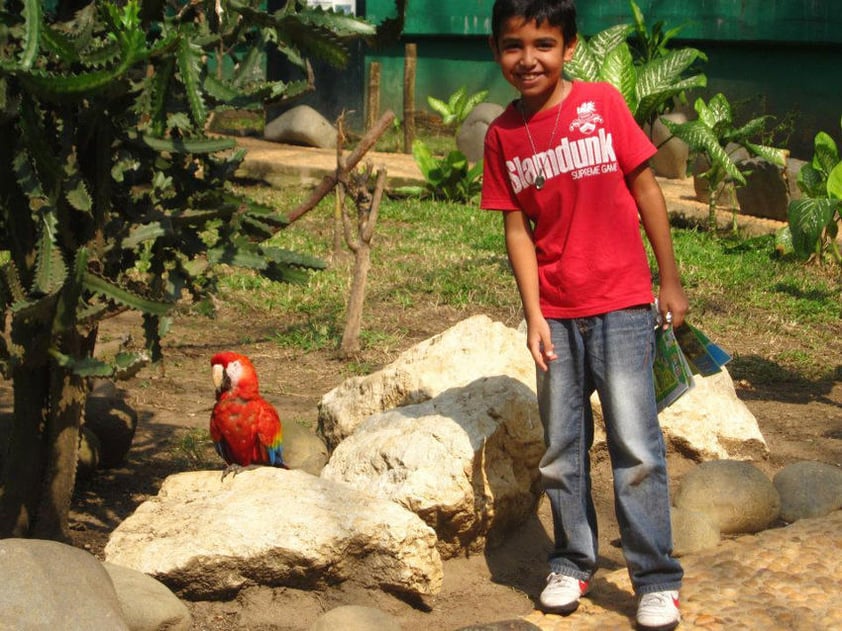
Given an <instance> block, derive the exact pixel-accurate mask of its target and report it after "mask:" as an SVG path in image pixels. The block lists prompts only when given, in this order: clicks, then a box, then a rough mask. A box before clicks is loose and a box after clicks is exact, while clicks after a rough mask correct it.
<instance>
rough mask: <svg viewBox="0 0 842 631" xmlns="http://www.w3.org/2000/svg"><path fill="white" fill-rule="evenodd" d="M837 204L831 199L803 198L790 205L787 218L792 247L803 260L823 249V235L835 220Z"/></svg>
mask: <svg viewBox="0 0 842 631" xmlns="http://www.w3.org/2000/svg"><path fill="white" fill-rule="evenodd" d="M836 205H837V204H836V202H835V201H834V200H830V199H811V198H803V199H798V200H793V201H791V202H790V203H789V208H788V210H787V218H788V220H789V229H790V231H791V232H792V247H793V249H794V250H795V253H796V254H797V255H798V256H799V257H801V258H802V259H806V258H808V257H810V256H811V255H813V254H817V253H818V252H819V251H820V249H821V243H822V233H823V232H824V229H825V227H826V226H827V225H828V223H829V222H830V221H831V219H832V218H833V214H834V212H835V210H836Z"/></svg>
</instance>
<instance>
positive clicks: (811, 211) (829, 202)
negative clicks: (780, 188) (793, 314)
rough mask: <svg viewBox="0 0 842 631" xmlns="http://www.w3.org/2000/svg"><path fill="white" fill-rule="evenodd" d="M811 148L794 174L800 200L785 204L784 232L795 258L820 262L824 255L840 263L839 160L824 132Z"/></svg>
mask: <svg viewBox="0 0 842 631" xmlns="http://www.w3.org/2000/svg"><path fill="white" fill-rule="evenodd" d="M840 127H842V120H840ZM814 147H815V150H814V152H813V159H812V160H811V161H810V162H808V163H806V164H805V165H804V166H802V167H801V170H800V171H799V172H798V188H800V189H801V192H802V193H803V194H804V197H802V198H801V199H796V200H792V201H791V202H790V203H789V208H788V212H787V215H788V217H787V218H788V220H789V225H788V226H787V227H786V228H785V230H788V232H789V235H790V237H791V243H792V248H793V250H794V251H795V253H796V255H797V256H799V257H801V258H803V259H808V258H810V257H814V258H815V259H816V260H818V261H821V260H822V259H823V258H824V254H825V253H827V254H829V255H830V256H831V258H832V259H833V260H834V261H835V262H836V263H842V255H840V252H839V244H838V243H837V241H836V239H837V237H838V235H839V223H840V221H842V160H841V159H840V156H839V149H838V147H837V145H836V142H835V141H834V140H833V137H832V136H831V135H830V134H828V133H826V132H823V131H821V132H819V133H818V134H816V138H815V141H814Z"/></svg>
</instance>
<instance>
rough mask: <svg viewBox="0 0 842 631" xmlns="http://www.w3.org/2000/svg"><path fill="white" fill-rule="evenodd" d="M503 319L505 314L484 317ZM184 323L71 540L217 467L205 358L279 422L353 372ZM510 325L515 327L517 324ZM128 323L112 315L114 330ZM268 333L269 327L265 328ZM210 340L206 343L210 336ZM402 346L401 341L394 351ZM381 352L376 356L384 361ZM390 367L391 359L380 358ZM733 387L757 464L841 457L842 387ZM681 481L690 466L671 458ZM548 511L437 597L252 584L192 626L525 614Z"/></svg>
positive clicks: (603, 468)
mask: <svg viewBox="0 0 842 631" xmlns="http://www.w3.org/2000/svg"><path fill="white" fill-rule="evenodd" d="M468 315H470V314H469V313H467V312H457V311H454V310H451V309H446V308H436V307H430V308H429V309H428V310H426V311H424V312H416V313H414V314H412V317H411V319H409V321H404V322H402V325H403V326H404V327H405V328H406V330H409V331H411V332H412V333H411V335H409V336H408V337H407V338H406V339H405V347H407V348H408V347H409V346H411V345H412V344H414V343H416V342H418V341H421V340H423V339H426V338H428V337H430V336H431V335H433V334H435V333H437V332H439V331H443V330H445V329H446V328H448V327H449V326H451V325H452V324H454V323H456V322H457V321H459V320H461V319H463V318H465V317H468ZM489 315H491V316H492V317H497V318H498V319H504V314H489ZM208 324H209V323H208V321H207V320H205V319H201V318H182V319H180V320H177V322H176V325H175V327H174V330H173V332H172V333H171V334H170V336H169V337H168V340H169V342H168V345H167V347H166V348H165V355H166V358H167V359H166V362H165V365H164V368H163V371H161V370H158V369H151V368H147V369H144V371H143V372H141V374H139V375H138V376H137V377H135V378H134V379H133V380H131V381H130V382H128V383H127V384H125V390H126V393H127V395H128V398H129V401H130V402H131V404H132V405H133V406H134V407H135V408H136V410H137V411H138V414H139V416H140V422H139V427H138V432H137V436H136V439H135V442H134V446H133V448H132V451H131V453H130V457H129V460H128V462H127V464H126V465H125V466H124V467H121V468H119V469H115V470H110V471H101V472H99V473H98V474H97V475H96V477H94V478H93V479H92V480H89V481H87V482H82V483H80V486H79V492H78V494H77V499H76V502H75V505H74V508H73V512H72V528H73V542H74V544H75V545H77V546H79V547H84V548H86V549H88V550H89V551H91V552H92V553H93V554H95V555H97V556H99V557H102V549H103V547H104V545H105V543H106V542H107V538H108V535H109V533H110V531H111V530H112V529H113V528H114V527H115V526H116V525H117V524H119V522H120V521H121V520H122V519H123V518H125V517H127V516H128V515H129V514H131V512H132V511H133V510H134V508H135V507H136V506H137V505H138V504H139V503H140V502H142V501H143V500H144V499H146V498H147V497H149V496H150V495H153V494H154V493H156V491H157V489H158V487H159V486H160V483H161V482H162V480H163V479H164V478H165V477H166V476H167V475H169V474H171V473H175V472H178V471H181V470H185V469H188V468H191V469H192V468H196V467H197V466H199V467H201V466H220V467H221V462H218V463H214V462H213V459H212V458H213V457H212V456H210V458H211V459H210V461H208V460H207V458H208V456H207V453H206V452H203V451H202V449H201V448H199V447H197V446H196V445H194V444H193V443H192V442H191V441H192V439H191V437H192V436H194V433H191V431H190V430H191V428H205V427H206V426H207V420H208V416H209V413H210V409H211V405H212V401H213V391H212V386H211V382H210V375H209V371H208V364H209V358H210V356H211V355H212V354H213V353H214V352H216V351H217V350H219V349H222V348H231V347H234V348H236V349H237V350H238V351H240V352H244V353H245V354H247V355H249V356H250V357H251V358H252V360H253V361H254V362H255V363H256V364H257V366H258V369H259V371H260V374H261V380H262V389H263V390H264V392H265V393H266V394H267V395H268V396H269V397H270V398H271V399H272V400H273V401H274V402H276V403H277V406H278V408H279V412H280V413H281V416H282V418H284V419H295V422H308V421H309V422H311V423H313V424H315V420H316V405H317V403H318V400H319V399H320V398H321V396H322V395H323V394H324V393H326V392H328V391H329V390H330V389H331V388H333V387H334V386H336V385H338V384H339V383H341V382H342V381H343V380H344V379H345V378H346V377H347V374H346V373H345V368H344V364H343V363H342V362H339V361H337V360H336V359H334V358H333V357H332V354H331V353H330V352H326V351H325V352H309V353H303V352H299V351H292V350H288V349H286V350H285V349H282V348H279V347H278V346H277V345H276V344H274V343H273V342H271V341H270V340H269V338H270V337H271V331H272V330H273V329H274V324H273V323H272V322H256V321H253V322H249V323H247V325H248V326H249V328H250V330H251V332H252V338H253V339H255V340H256V341H254V342H252V343H249V344H239V343H237V341H236V340H237V339H238V338H239V336H240V331H241V327H242V324H243V323H238V322H237V320H236V317H234V316H233V314H232V317H230V318H226V317H224V314H223V317H220V318H218V319H217V320H215V321H213V323H212V328H213V330H212V335H208V333H209V331H208ZM509 324H512V325H514V324H516V323H512V322H510V323H509ZM127 325H129V326H130V325H131V324H130V323H127V322H123V323H122V324H121V323H119V322H112V323H110V324H109V325H108V326H109V327H114V330H115V331H116V330H125V327H126V326H127ZM261 332H263V333H265V335H262V334H261ZM209 338H211V339H209ZM721 343H722V344H723V345H724V346H725V347H726V348H729V349H731V350H733V351H734V352H737V353H738V352H739V349H740V348H752V340H749V339H740V340H721ZM400 350H403V349H396V350H395V352H396V353H397V352H398V351H400ZM384 359H385V358H372V360H375V361H376V360H380V361H384ZM384 363H385V362H384ZM737 387H738V393H739V395H740V397H741V398H742V399H743V400H745V402H746V404H747V405H748V407H749V409H750V410H751V411H752V412H753V413H754V415H755V416H756V418H757V419H758V422H759V424H760V428H761V431H762V433H763V435H764V436H765V438H766V440H767V442H768V445H769V448H770V451H771V456H770V457H769V458H768V459H767V460H764V461H761V462H758V463H757V465H758V466H759V467H760V468H761V469H763V470H764V471H766V472H767V473H768V474H769V475H773V474H774V472H775V471H777V470H778V469H779V468H780V467H782V466H783V465H785V464H787V463H790V462H793V461H797V460H817V461H822V462H828V463H832V464H837V465H839V464H842V384H840V383H839V382H838V381H837V382H826V383H808V384H805V383H783V384H782V383H774V384H751V383H748V382H746V381H740V380H737ZM669 465H670V474H671V479H672V480H673V481H674V482H675V481H676V480H677V479H678V478H679V477H680V475H681V474H682V473H684V472H685V471H687V470H688V469H689V468H690V467H692V466H693V465H694V463H692V462H689V461H687V460H686V459H684V458H682V457H681V456H679V455H677V454H671V455H670V463H669ZM610 481H611V474H610V469H609V468H608V466H607V458H606V457H605V454H596V458H595V463H594V489H595V494H596V501H597V507H598V516H599V523H600V525H601V526H600V527H601V534H600V541H601V555H602V557H603V560H602V561H603V562H602V566H603V568H604V569H605V570H614V569H617V568H620V567H622V566H623V560H622V554H621V552H620V550H619V548H618V547H617V546H616V543H615V541H616V539H617V537H618V533H617V527H616V522H615V520H614V515H613V508H612V502H613V498H612V495H611V482H610ZM549 524H550V521H549V511H548V507H547V504H546V502H545V501H544V502H542V504H541V506H540V508H539V511H538V514H537V516H536V517H535V518H533V519H531V520H530V521H529V522H528V523H526V524H525V525H523V526H522V527H521V528H519V529H518V530H517V531H515V532H513V533H512V534H511V536H510V537H509V538H508V539H507V540H506V541H505V543H504V544H503V545H502V546H501V547H499V548H496V549H493V550H488V551H487V552H486V553H485V554H483V555H475V556H471V557H468V558H459V559H453V560H449V561H447V562H446V563H445V568H444V586H443V589H442V591H441V593H440V594H439V595H438V596H436V597H435V598H429V599H425V600H424V601H423V602H415V603H408V602H405V601H402V600H400V599H398V598H395V597H394V596H390V595H388V594H384V593H380V592H373V591H369V590H366V589H363V588H361V587H359V586H355V585H352V584H345V585H342V586H339V587H336V588H334V589H331V590H329V591H323V592H307V591H299V590H295V589H287V588H276V589H271V588H267V587H252V588H249V589H246V590H244V591H242V592H241V593H240V594H239V596H238V597H237V598H236V599H234V600H232V601H229V602H191V603H188V605H189V607H190V609H191V612H192V614H193V617H194V627H193V628H194V629H195V630H200V629H201V630H210V631H218V630H219V631H221V630H227V629H250V630H258V629H307V628H309V626H310V625H311V624H312V622H313V621H314V620H315V619H316V618H317V617H318V616H319V615H320V614H322V613H324V612H325V611H328V610H330V609H332V608H334V607H337V606H340V605H343V604H360V605H368V606H373V607H377V608H380V609H382V610H384V611H387V612H389V613H391V614H392V615H394V616H395V617H396V618H397V619H398V620H399V621H400V623H401V625H402V628H403V629H405V630H406V631H415V630H418V631H421V630H424V631H428V630H430V629H436V630H439V629H440V630H446V629H458V628H460V627H463V626H467V625H470V624H478V623H483V622H485V623H488V622H492V621H495V620H496V621H499V620H506V619H510V618H514V617H517V616H520V615H525V614H527V613H529V612H530V611H531V610H532V608H533V605H534V602H533V599H534V598H535V597H536V596H537V594H538V593H539V592H540V589H541V587H542V583H543V579H544V575H545V572H546V565H545V559H546V554H547V552H548V550H549V548H550V538H549V536H548V533H549V532H551V530H550V528H549Z"/></svg>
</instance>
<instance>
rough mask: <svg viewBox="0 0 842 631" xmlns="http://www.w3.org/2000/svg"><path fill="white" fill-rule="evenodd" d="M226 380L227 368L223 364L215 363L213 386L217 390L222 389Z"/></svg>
mask: <svg viewBox="0 0 842 631" xmlns="http://www.w3.org/2000/svg"><path fill="white" fill-rule="evenodd" d="M224 381H225V368H224V367H223V366H222V364H214V365H213V387H214V388H216V389H217V391H219V390H221V389H222V383H223V382H224Z"/></svg>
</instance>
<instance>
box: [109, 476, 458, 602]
mask: <svg viewBox="0 0 842 631" xmlns="http://www.w3.org/2000/svg"><path fill="white" fill-rule="evenodd" d="M220 477H221V476H220V473H219V472H218V471H197V472H188V473H180V474H177V475H173V476H170V477H168V478H167V479H166V480H165V481H164V484H163V485H162V486H161V490H160V492H159V493H158V495H157V496H155V497H154V498H152V499H150V500H148V501H146V502H144V503H143V504H141V505H140V506H139V507H138V509H137V510H136V511H135V513H134V514H133V515H131V516H130V517H128V518H127V519H126V520H125V521H123V522H122V523H121V524H120V525H119V526H118V527H117V528H116V529H115V530H114V531H113V532H112V534H111V536H110V538H109V541H108V544H107V545H106V547H105V556H106V560H107V561H108V562H110V563H116V564H118V565H123V566H126V567H130V568H133V569H136V570H138V571H140V572H144V573H146V574H149V575H151V576H153V577H155V578H157V579H158V580H159V581H161V582H162V583H164V584H166V585H167V586H169V587H170V588H171V589H172V590H173V591H175V592H176V593H177V594H179V595H180V596H182V597H186V598H192V599H214V598H222V597H229V596H231V595H232V594H234V593H236V592H237V591H238V590H239V589H240V588H242V587H243V586H244V585H246V584H249V583H250V584H259V585H274V586H281V585H287V586H293V587H299V588H302V587H303V588H307V587H319V586H322V585H325V584H333V583H337V582H342V581H345V580H349V579H353V580H354V582H356V583H359V584H362V585H364V586H367V587H375V588H381V589H385V590H389V591H394V592H401V593H407V594H413V595H431V594H436V593H437V592H438V591H439V590H440V588H441V581H442V566H441V557H440V555H439V553H438V551H437V549H436V536H435V532H434V531H433V530H432V529H431V528H429V527H428V526H427V525H426V524H424V522H422V521H421V520H420V519H419V518H418V516H416V515H415V514H414V513H412V512H410V511H408V510H406V509H405V508H403V507H401V506H399V505H398V504H396V503H394V502H391V501H387V500H382V499H377V498H374V497H372V496H370V495H366V494H363V493H360V492H359V491H356V490H354V489H353V488H351V487H349V486H347V485H344V484H338V483H336V482H331V481H329V480H324V479H321V478H318V477H315V476H312V475H309V474H307V473H304V472H302V471H287V470H282V469H275V468H271V467H259V468H256V469H252V470H247V471H243V472H241V473H239V474H238V475H236V476H231V475H229V476H228V477H227V478H225V479H224V480H220Z"/></svg>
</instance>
